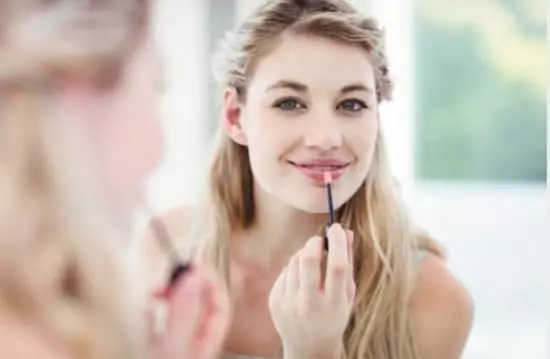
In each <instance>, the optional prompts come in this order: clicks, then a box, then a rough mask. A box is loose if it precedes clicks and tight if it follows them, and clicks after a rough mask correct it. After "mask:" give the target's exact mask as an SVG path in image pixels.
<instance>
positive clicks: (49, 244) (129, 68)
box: [0, 0, 229, 359]
mask: <svg viewBox="0 0 550 359" xmlns="http://www.w3.org/2000/svg"><path fill="white" fill-rule="evenodd" d="M148 6H149V4H148V3H147V2H146V1H144V0H108V1H84V2H82V1H73V0H50V1H45V0H29V1H20V0H3V1H2V2H1V3H0V173H2V176H1V178H0V357H1V358H10V359H17V358H57V359H59V358H79V359H83V358H86V359H123V358H127V359H130V358H131V359H135V358H157V359H170V358H174V359H176V358H177V359H185V358H189V359H197V358H204V359H209V358H214V357H215V356H216V355H217V352H218V350H219V349H220V346H221V344H222V340H223V337H224V334H225V328H226V324H227V323H228V321H229V319H228V318H229V315H228V310H227V306H226V305H225V301H224V299H223V298H224V296H223V295H222V291H220V290H219V288H220V287H219V286H218V285H217V284H216V281H215V280H214V279H213V276H212V275H211V274H208V272H207V271H205V270H204V269H201V268H199V267H195V268H194V269H193V270H191V272H190V273H188V275H187V276H183V277H181V278H180V280H179V281H177V282H176V284H175V287H174V288H173V291H172V293H171V295H170V296H169V297H168V300H167V301H166V304H167V305H168V308H169V309H168V313H169V314H168V320H167V326H166V329H165V331H164V333H158V332H155V333H156V335H155V336H153V335H151V336H147V335H148V333H147V326H146V315H145V309H146V308H145V307H144V305H145V303H146V300H147V298H146V296H145V293H144V292H143V290H140V288H142V284H141V283H139V282H137V280H139V279H141V278H138V277H137V276H136V270H137V268H138V267H135V266H134V264H135V263H133V262H132V261H129V260H128V259H130V256H129V246H128V244H129V239H130V236H131V235H132V233H131V225H132V212H133V210H134V208H135V207H136V206H137V205H138V204H139V203H140V197H141V192H142V183H143V181H144V179H145V177H146V176H147V175H148V173H149V172H150V171H151V170H152V168H153V167H154V166H155V164H156V163H157V161H158V159H159V155H160V153H161V150H162V145H161V136H160V134H161V132H160V129H159V124H158V123H157V118H156V115H155V110H154V104H155V102H156V101H155V96H156V93H155V91H156V82H157V75H158V74H157V72H156V64H155V57H154V52H153V46H152V44H151V42H150V40H149V29H148V24H147V23H148V21H147V19H148V16H149V10H148ZM165 279H167V278H165Z"/></svg>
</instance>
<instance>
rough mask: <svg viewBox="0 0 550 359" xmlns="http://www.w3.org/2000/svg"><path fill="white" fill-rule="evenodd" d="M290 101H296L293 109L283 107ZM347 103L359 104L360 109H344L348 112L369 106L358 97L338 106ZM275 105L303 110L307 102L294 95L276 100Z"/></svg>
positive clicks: (355, 111) (280, 107)
mask: <svg viewBox="0 0 550 359" xmlns="http://www.w3.org/2000/svg"><path fill="white" fill-rule="evenodd" d="M289 102H292V103H294V104H295V106H294V107H293V108H291V109H284V108H282V106H283V105H284V104H285V103H286V104H288V103H289ZM345 103H352V104H354V105H359V109H358V110H344V111H346V112H351V113H357V112H360V111H361V110H365V109H368V108H369V106H368V105H367V104H366V103H365V101H362V100H359V99H356V98H353V99H346V100H344V101H342V102H340V104H339V105H338V107H337V108H342V105H343V104H345ZM296 106H300V108H297V107H296ZM273 107H274V108H277V109H280V110H282V111H295V110H303V109H305V108H306V106H305V104H304V103H303V102H302V101H300V100H299V99H297V98H294V97H286V98H283V99H280V100H278V101H277V102H275V104H274V105H273Z"/></svg>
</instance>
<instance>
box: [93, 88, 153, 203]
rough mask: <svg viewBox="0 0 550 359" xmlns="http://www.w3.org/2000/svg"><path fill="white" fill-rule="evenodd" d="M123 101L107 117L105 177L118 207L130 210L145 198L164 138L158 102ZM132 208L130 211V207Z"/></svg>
mask: <svg viewBox="0 0 550 359" xmlns="http://www.w3.org/2000/svg"><path fill="white" fill-rule="evenodd" d="M130 98H133V97H129V98H128V99H125V100H123V101H120V102H119V103H118V105H117V106H116V107H113V108H112V109H111V111H110V115H109V116H107V117H106V118H105V122H104V127H105V128H104V131H103V136H102V137H103V144H102V150H101V152H102V157H103V158H102V159H101V162H102V164H103V165H102V166H101V167H102V177H103V179H104V182H105V185H106V189H107V191H108V194H109V197H110V198H111V199H112V200H114V201H115V203H114V205H115V206H117V207H120V206H123V207H130V206H133V205H135V201H137V200H138V198H139V197H140V196H141V195H142V193H141V191H142V189H143V184H144V181H145V179H146V178H147V176H148V175H149V174H150V173H151V172H152V170H153V169H154V167H155V166H156V165H157V163H158V161H159V159H160V155H161V152H162V136H161V129H160V125H159V123H158V121H157V118H156V113H155V109H154V106H153V105H154V99H147V98H145V97H144V96H140V97H136V99H138V98H140V99H141V100H142V101H130ZM128 209H130V208H128Z"/></svg>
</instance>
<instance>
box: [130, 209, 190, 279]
mask: <svg viewBox="0 0 550 359" xmlns="http://www.w3.org/2000/svg"><path fill="white" fill-rule="evenodd" d="M190 211H191V209H190V207H187V206H178V207H174V208H172V209H170V210H169V211H166V212H164V213H162V214H160V215H159V216H157V217H155V218H153V219H152V220H151V221H150V222H149V223H148V224H147V225H146V227H145V228H144V229H143V232H142V233H140V235H139V236H138V241H137V242H138V243H137V251H138V253H139V256H140V258H141V261H142V263H143V264H144V267H145V268H144V269H145V274H144V275H145V277H146V278H145V282H146V284H147V286H148V287H158V286H160V285H161V284H162V283H164V280H165V279H166V278H167V276H168V272H169V263H168V256H167V253H166V249H165V248H163V247H162V246H161V244H160V241H159V238H158V234H157V233H156V232H155V230H154V226H155V225H157V226H158V225H160V226H162V230H164V231H166V234H167V235H168V236H169V238H170V240H171V241H172V243H173V244H174V245H175V246H176V247H178V248H180V247H182V246H183V244H184V243H182V242H184V241H185V237H186V230H187V228H188V227H189V226H188V224H189V214H190Z"/></svg>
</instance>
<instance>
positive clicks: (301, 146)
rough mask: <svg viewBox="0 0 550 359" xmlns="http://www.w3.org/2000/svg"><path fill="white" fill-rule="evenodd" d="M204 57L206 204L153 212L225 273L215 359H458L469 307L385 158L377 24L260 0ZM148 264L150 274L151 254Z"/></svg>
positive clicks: (333, 10) (324, 4)
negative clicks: (220, 355)
mask: <svg viewBox="0 0 550 359" xmlns="http://www.w3.org/2000/svg"><path fill="white" fill-rule="evenodd" d="M215 64H216V67H215V68H216V76H217V79H218V81H219V83H220V85H221V87H222V88H223V121H222V124H223V125H222V129H223V131H221V132H220V136H219V138H218V142H217V147H216V150H215V153H214V159H213V162H212V166H211V171H210V177H209V181H210V186H209V191H208V196H207V200H206V201H205V203H204V204H205V206H204V208H203V209H204V211H197V210H195V209H193V210H190V209H185V208H176V209H174V210H173V211H170V212H169V213H167V214H165V215H164V216H163V218H162V220H163V221H164V223H166V225H167V226H168V228H169V229H170V231H171V232H172V234H173V235H174V236H175V237H179V238H182V241H181V245H182V247H183V249H187V248H189V249H191V250H192V251H193V253H194V254H195V255H196V258H198V259H199V260H202V261H203V262H205V263H208V264H210V265H212V266H213V267H214V268H215V269H216V270H217V272H218V273H219V274H220V275H221V276H223V277H224V278H225V279H226V283H227V286H228V289H229V292H230V296H231V300H232V305H233V310H234V313H233V321H232V324H231V325H230V330H229V335H228V337H227V340H226V343H225V346H224V353H225V354H226V356H225V358H248V357H259V358H268V357H269V358H271V357H284V358H287V359H295V358H296V359H303V358H315V359H323V358H330V359H332V358H350V359H366V358H368V359H404V358H407V359H441V358H446V359H458V358H459V357H460V356H461V352H462V351H463V348H464V345H465V342H466V340H467V337H468V334H469V331H470V327H471V324H472V317H473V315H472V304H471V302H470V299H469V296H468V294H467V292H466V291H465V289H464V288H463V287H462V286H461V285H460V283H459V282H458V281H457V279H456V278H454V277H453V275H452V274H451V273H450V272H449V271H448V270H447V268H446V267H445V264H444V261H443V258H442V257H443V256H442V253H441V250H440V249H439V247H438V246H437V245H436V243H435V242H433V241H432V240H431V239H430V238H429V237H428V236H426V235H425V234H423V233H422V232H421V231H420V230H418V229H417V228H415V226H414V225H413V223H411V220H410V217H409V215H408V214H407V211H406V209H405V207H404V205H403V203H402V202H401V199H400V197H399V193H398V190H397V189H396V186H395V184H394V180H393V178H392V176H391V174H390V172H389V170H388V165H387V158H386V152H385V149H384V139H383V137H382V135H381V131H380V127H381V125H382V124H383V119H382V118H380V117H379V111H378V107H379V105H380V104H381V103H382V102H383V101H385V100H389V99H390V97H391V92H392V81H391V79H390V75H389V71H388V64H387V59H386V53H385V49H384V35H383V32H382V31H381V30H380V28H379V27H378V25H377V23H376V21H375V20H374V19H372V18H370V17H365V16H363V15H362V14H360V13H359V12H358V11H357V10H355V9H354V8H353V7H352V6H351V5H350V4H349V3H348V2H347V1H343V0H315V1H313V0H312V1H298V0H272V1H266V2H265V3H264V4H263V5H262V6H260V7H259V8H258V9H257V10H256V11H255V12H254V13H253V14H252V15H251V16H250V17H249V18H248V19H246V20H245V21H244V22H243V23H242V24H241V25H240V26H239V27H238V28H237V29H236V31H235V32H234V33H233V34H231V35H230V36H228V37H227V39H226V41H225V42H224V43H223V46H222V47H221V50H220V53H219V56H218V57H217V58H216V63H215ZM325 172H328V173H329V176H330V177H332V180H333V182H332V191H333V199H334V206H335V208H336V222H337V224H334V225H333V226H331V227H330V229H329V231H328V241H329V250H328V253H326V254H325V253H324V252H323V238H322V237H323V232H324V228H325V226H326V225H327V222H328V216H327V211H328V204H327V194H326V188H325V184H324V181H323V178H324V174H325ZM195 223H197V224H198V226H197V227H196V229H197V231H198V232H194V231H193V230H192V229H191V225H192V224H195ZM193 233H200V234H201V235H202V237H201V238H202V239H201V240H200V241H198V242H194V241H193V239H195V238H198V237H197V236H195V235H194V234H193ZM147 243H149V244H148V245H147V248H148V249H151V247H152V245H154V243H153V242H151V241H147ZM183 249H182V250H183ZM151 262H152V263H153V265H154V268H152V269H151V271H152V273H154V277H153V278H151V279H150V280H151V281H153V282H154V281H155V280H156V279H155V277H156V278H158V277H157V276H158V275H159V273H162V272H163V265H162V263H161V262H162V261H161V260H159V259H157V258H155V257H153V256H152V257H151ZM161 278H162V276H161Z"/></svg>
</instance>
